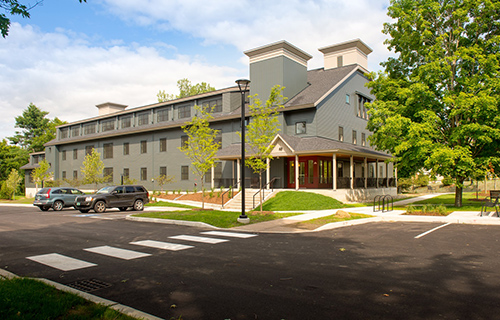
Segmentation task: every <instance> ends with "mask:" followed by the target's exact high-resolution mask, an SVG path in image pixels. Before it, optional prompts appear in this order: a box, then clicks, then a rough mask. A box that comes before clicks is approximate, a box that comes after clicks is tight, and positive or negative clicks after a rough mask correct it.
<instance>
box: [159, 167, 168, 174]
mask: <svg viewBox="0 0 500 320" xmlns="http://www.w3.org/2000/svg"><path fill="white" fill-rule="evenodd" d="M166 175H167V167H160V176H166Z"/></svg>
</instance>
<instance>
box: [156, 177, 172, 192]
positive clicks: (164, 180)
mask: <svg viewBox="0 0 500 320" xmlns="http://www.w3.org/2000/svg"><path fill="white" fill-rule="evenodd" d="M155 180H156V182H157V183H158V185H159V186H160V191H161V192H163V186H164V185H166V184H169V183H172V182H174V181H175V177H174V176H167V175H164V174H162V175H159V176H158V177H156V179H155Z"/></svg>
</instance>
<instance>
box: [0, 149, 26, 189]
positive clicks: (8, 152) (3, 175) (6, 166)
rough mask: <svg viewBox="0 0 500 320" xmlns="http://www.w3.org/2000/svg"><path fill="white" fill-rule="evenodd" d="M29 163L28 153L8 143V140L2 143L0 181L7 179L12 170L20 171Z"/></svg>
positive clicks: (0, 150)
mask: <svg viewBox="0 0 500 320" xmlns="http://www.w3.org/2000/svg"><path fill="white" fill-rule="evenodd" d="M28 161H29V155H28V151H27V150H25V149H22V148H20V147H18V146H13V145H10V144H8V143H7V140H5V139H4V140H2V141H1V142H0V181H4V180H6V179H7V176H8V174H9V172H11V171H12V169H16V170H18V169H19V168H20V167H21V166H22V165H24V164H26V163H27V162H28Z"/></svg>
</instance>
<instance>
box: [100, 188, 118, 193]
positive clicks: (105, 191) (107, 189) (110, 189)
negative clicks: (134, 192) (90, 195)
mask: <svg viewBox="0 0 500 320" xmlns="http://www.w3.org/2000/svg"><path fill="white" fill-rule="evenodd" d="M114 188H115V187H104V188H102V189H101V190H99V191H97V193H110V192H111V191H113V189H114Z"/></svg>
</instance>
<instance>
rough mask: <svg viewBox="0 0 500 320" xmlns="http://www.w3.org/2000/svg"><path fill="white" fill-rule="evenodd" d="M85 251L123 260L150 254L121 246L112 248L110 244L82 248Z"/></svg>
mask: <svg viewBox="0 0 500 320" xmlns="http://www.w3.org/2000/svg"><path fill="white" fill-rule="evenodd" d="M83 250H85V251H89V252H93V253H98V254H102V255H105V256H110V257H114V258H119V259H124V260H132V259H137V258H143V257H147V256H150V255H151V254H149V253H143V252H138V251H132V250H126V249H121V248H114V247H110V246H101V247H94V248H87V249H83Z"/></svg>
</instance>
